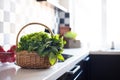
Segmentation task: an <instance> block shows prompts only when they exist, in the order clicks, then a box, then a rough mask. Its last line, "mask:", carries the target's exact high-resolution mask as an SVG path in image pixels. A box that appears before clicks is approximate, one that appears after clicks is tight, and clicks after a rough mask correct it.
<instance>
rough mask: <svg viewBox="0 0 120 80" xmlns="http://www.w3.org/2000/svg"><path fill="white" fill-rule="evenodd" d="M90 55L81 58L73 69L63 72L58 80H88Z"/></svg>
mask: <svg viewBox="0 0 120 80" xmlns="http://www.w3.org/2000/svg"><path fill="white" fill-rule="evenodd" d="M88 63H89V57H86V58H85V59H83V60H81V61H80V62H79V63H77V64H76V65H75V67H74V68H73V69H71V70H70V71H68V72H66V73H65V74H63V75H62V76H61V77H60V78H58V79H57V80H88V72H89V71H88V66H89V65H88Z"/></svg>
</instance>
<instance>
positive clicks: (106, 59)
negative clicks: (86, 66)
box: [90, 55, 120, 80]
mask: <svg viewBox="0 0 120 80" xmlns="http://www.w3.org/2000/svg"><path fill="white" fill-rule="evenodd" d="M90 77H91V78H90V80H120V55H91V56H90Z"/></svg>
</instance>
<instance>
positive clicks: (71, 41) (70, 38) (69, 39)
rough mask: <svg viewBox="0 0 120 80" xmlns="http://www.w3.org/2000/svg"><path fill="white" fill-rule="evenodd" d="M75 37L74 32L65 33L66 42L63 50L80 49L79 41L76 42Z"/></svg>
mask: <svg viewBox="0 0 120 80" xmlns="http://www.w3.org/2000/svg"><path fill="white" fill-rule="evenodd" d="M76 36H77V34H76V33H75V32H72V31H68V32H66V33H65V34H64V40H65V41H66V44H65V46H64V48H80V40H76Z"/></svg>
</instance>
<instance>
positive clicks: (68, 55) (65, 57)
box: [58, 53, 73, 62]
mask: <svg viewBox="0 0 120 80" xmlns="http://www.w3.org/2000/svg"><path fill="white" fill-rule="evenodd" d="M62 56H63V57H64V61H65V60H67V59H68V58H71V57H72V56H73V55H70V54H65V53H63V54H62ZM64 61H61V60H58V62H64Z"/></svg>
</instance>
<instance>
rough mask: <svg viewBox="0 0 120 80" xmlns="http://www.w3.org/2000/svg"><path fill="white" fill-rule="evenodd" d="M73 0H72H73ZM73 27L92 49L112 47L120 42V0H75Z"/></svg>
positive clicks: (117, 45) (79, 37) (72, 15)
mask: <svg viewBox="0 0 120 80" xmlns="http://www.w3.org/2000/svg"><path fill="white" fill-rule="evenodd" d="M71 1H72V0H71ZM72 3H74V4H71V6H72V9H73V10H74V11H72V10H71V11H72V12H71V24H70V25H71V28H72V30H74V31H76V32H77V34H78V37H77V39H80V40H81V42H82V43H83V44H86V45H87V46H88V47H89V48H90V49H91V50H94V49H95V50H96V49H97V50H98V49H110V48H111V42H112V41H114V43H115V47H116V48H119V44H120V37H119V35H120V31H119V30H120V29H119V27H120V22H119V21H120V10H119V7H120V5H119V3H120V1H119V0H73V2H72Z"/></svg>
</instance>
